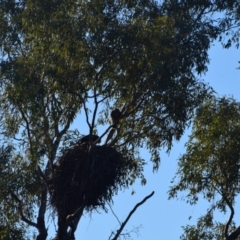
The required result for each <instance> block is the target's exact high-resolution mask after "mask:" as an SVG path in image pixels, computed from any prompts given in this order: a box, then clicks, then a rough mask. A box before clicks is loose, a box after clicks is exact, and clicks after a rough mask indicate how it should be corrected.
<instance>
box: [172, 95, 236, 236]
mask: <svg viewBox="0 0 240 240" xmlns="http://www.w3.org/2000/svg"><path fill="white" fill-rule="evenodd" d="M239 143H240V103H239V102H236V101H235V100H234V99H228V98H225V97H223V98H219V99H218V98H213V99H211V100H209V101H207V102H205V103H204V104H203V106H201V107H200V108H199V109H198V111H197V113H196V117H195V119H194V123H193V129H192V133H191V135H190V137H189V141H188V142H187V143H186V147H187V149H186V153H185V154H183V155H182V156H181V157H180V159H179V164H178V171H177V173H176V179H177V180H175V185H174V186H172V187H171V189H170V191H169V194H170V197H171V198H172V197H177V194H178V193H179V192H181V191H184V192H185V193H186V201H187V202H188V203H189V204H191V205H195V204H197V203H198V202H199V198H200V197H201V196H202V197H203V198H204V199H206V200H207V201H208V202H209V208H208V209H207V212H206V214H204V215H202V216H201V217H200V218H199V219H198V221H197V224H196V226H190V225H188V226H186V227H184V234H183V235H182V237H181V239H188V240H191V239H192V240H193V239H194V240H196V239H199V240H200V239H206V240H210V239H217V240H235V239H239V238H240V226H239V223H238V225H237V224H236V223H235V222H234V220H236V219H235V216H236V214H237V209H236V207H235V206H236V203H237V197H238V196H239V192H240V185H239V177H240V158H239V156H240V145H239ZM216 211H219V212H222V213H223V214H227V215H228V220H227V221H226V223H223V222H218V221H217V219H216V218H215V217H214V213H215V212H216Z"/></svg>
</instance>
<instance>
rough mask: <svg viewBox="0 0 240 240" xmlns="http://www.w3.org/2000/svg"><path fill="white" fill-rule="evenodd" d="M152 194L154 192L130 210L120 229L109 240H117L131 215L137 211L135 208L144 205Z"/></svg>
mask: <svg viewBox="0 0 240 240" xmlns="http://www.w3.org/2000/svg"><path fill="white" fill-rule="evenodd" d="M153 194H154V191H153V192H152V193H151V194H150V195H148V196H146V197H145V198H144V199H143V200H142V201H141V202H139V203H137V204H136V205H135V207H134V208H133V209H132V211H131V212H130V213H129V214H128V216H127V218H126V219H125V221H124V222H123V223H122V224H121V226H120V228H119V229H118V230H117V233H116V235H115V237H114V238H112V239H111V240H117V239H118V237H119V235H120V234H121V232H122V231H123V229H124V227H125V226H126V224H127V222H128V221H129V219H130V218H131V216H132V215H133V213H134V212H135V211H136V210H137V208H138V207H139V206H141V205H142V204H144V203H145V202H146V201H147V200H148V199H149V198H150V197H152V196H153Z"/></svg>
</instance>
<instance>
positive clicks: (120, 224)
mask: <svg viewBox="0 0 240 240" xmlns="http://www.w3.org/2000/svg"><path fill="white" fill-rule="evenodd" d="M108 206H109V208H110V210H111V212H112V214H113V215H114V217H115V218H116V219H117V221H118V223H119V225H121V222H120V220H119V219H118V217H117V215H116V214H115V212H114V211H113V209H112V207H111V205H110V204H109V203H108Z"/></svg>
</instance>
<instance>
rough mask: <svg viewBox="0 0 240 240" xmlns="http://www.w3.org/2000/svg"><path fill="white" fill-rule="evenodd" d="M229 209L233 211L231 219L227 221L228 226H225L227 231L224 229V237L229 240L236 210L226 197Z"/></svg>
mask: <svg viewBox="0 0 240 240" xmlns="http://www.w3.org/2000/svg"><path fill="white" fill-rule="evenodd" d="M224 199H225V201H226V203H227V205H228V207H229V208H230V211H231V214H230V217H229V219H228V221H227V224H226V226H225V229H224V236H225V238H226V239H228V230H229V226H230V224H231V223H232V219H233V216H234V208H233V206H232V204H231V203H230V201H229V200H228V199H227V197H224Z"/></svg>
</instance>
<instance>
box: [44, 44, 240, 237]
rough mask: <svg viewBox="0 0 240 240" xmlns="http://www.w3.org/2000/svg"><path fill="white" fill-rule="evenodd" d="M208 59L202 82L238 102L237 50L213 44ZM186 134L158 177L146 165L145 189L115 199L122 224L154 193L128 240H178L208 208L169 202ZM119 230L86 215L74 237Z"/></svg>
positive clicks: (103, 218)
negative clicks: (137, 205)
mask: <svg viewBox="0 0 240 240" xmlns="http://www.w3.org/2000/svg"><path fill="white" fill-rule="evenodd" d="M209 55H210V65H209V67H208V72H207V73H206V75H204V76H201V78H202V79H204V80H205V81H206V82H207V83H209V85H210V86H212V87H213V88H214V90H215V91H216V92H217V94H218V95H219V96H223V95H226V96H231V97H234V98H235V99H237V100H239V101H240V70H237V69H236V68H237V67H238V66H239V64H238V61H240V50H239V49H236V48H231V49H227V50H226V49H223V48H222V46H221V45H220V44H219V43H218V42H216V43H214V44H212V47H211V49H210V51H209ZM82 124H83V123H82V120H81V119H80V118H79V119H77V120H76V122H75V123H74V125H73V126H72V128H73V129H74V128H78V127H79V126H81V125H82ZM189 134H190V130H189V129H188V130H186V132H185V134H184V136H183V137H182V139H181V140H180V141H179V142H175V143H174V145H173V148H172V150H171V152H170V154H169V155H168V154H166V153H165V152H164V151H162V154H161V165H160V169H159V171H158V172H157V173H153V172H152V165H151V163H150V162H149V164H148V165H147V167H146V169H145V176H146V178H147V185H146V186H141V185H140V182H136V183H135V184H134V185H133V186H132V187H131V188H129V189H127V190H125V191H123V192H119V193H118V195H117V196H115V197H114V199H113V201H114V204H113V205H112V209H113V210H114V212H115V214H116V215H117V217H118V218H119V220H120V221H124V220H125V218H126V216H127V215H128V213H129V212H130V211H131V210H132V208H133V207H134V206H135V204H136V203H138V202H139V201H141V200H142V199H143V198H144V197H145V196H146V195H149V194H150V193H151V192H152V191H155V194H154V195H153V197H152V198H150V199H149V200H148V201H147V202H146V203H145V204H143V205H142V206H140V207H139V208H138V209H137V211H136V212H135V213H134V215H133V216H132V217H131V219H130V220H129V222H128V224H127V226H126V228H125V230H127V231H132V230H134V228H136V227H140V228H139V232H138V233H139V234H138V235H137V234H135V233H134V232H133V233H131V237H132V238H131V239H134V240H136V239H137V240H161V239H162V240H178V239H180V235H181V233H182V228H181V226H185V225H187V224H190V225H192V224H194V223H195V222H196V219H197V218H198V217H200V216H201V214H204V212H205V209H206V207H207V206H208V204H207V203H206V202H204V201H200V202H199V203H198V204H197V205H195V206H190V205H188V204H186V203H185V202H184V201H182V199H183V197H184V194H181V195H179V200H175V199H174V200H168V195H167V191H168V190H169V186H170V181H171V179H172V178H173V176H174V173H175V171H176V167H177V159H178V158H179V156H180V155H181V154H183V153H184V152H185V148H184V144H185V142H186V141H187V139H188V135H189ZM141 154H142V156H143V157H144V158H145V159H146V161H147V162H148V159H149V158H150V157H149V155H148V154H147V152H146V151H145V150H142V152H141ZM132 190H134V191H135V192H136V193H135V194H134V195H131V192H132ZM239 204H240V203H239ZM190 216H191V219H190V220H189V217H190ZM216 217H217V218H218V220H220V221H222V222H224V221H226V219H227V217H228V216H224V215H222V214H217V216H216ZM217 218H216V220H217ZM235 220H236V223H237V225H240V218H239V219H235ZM48 224H49V225H51V227H50V228H49V229H50V232H49V237H52V236H54V232H55V231H54V229H53V225H52V222H51V221H49V222H48ZM118 227H119V225H118V221H117V219H116V218H115V217H114V215H113V214H112V212H111V211H110V209H109V211H108V213H105V212H104V211H103V210H100V211H99V213H93V214H91V215H89V214H85V215H84V217H82V219H81V221H80V223H79V226H78V229H77V232H76V234H75V237H76V239H77V240H108V238H109V236H110V234H111V231H114V230H116V229H118Z"/></svg>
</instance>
